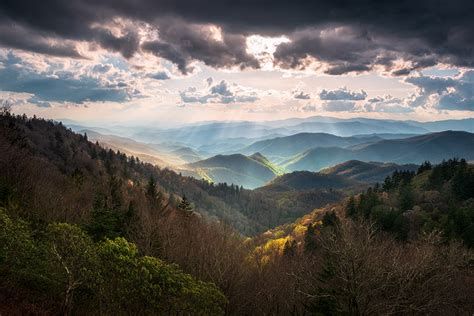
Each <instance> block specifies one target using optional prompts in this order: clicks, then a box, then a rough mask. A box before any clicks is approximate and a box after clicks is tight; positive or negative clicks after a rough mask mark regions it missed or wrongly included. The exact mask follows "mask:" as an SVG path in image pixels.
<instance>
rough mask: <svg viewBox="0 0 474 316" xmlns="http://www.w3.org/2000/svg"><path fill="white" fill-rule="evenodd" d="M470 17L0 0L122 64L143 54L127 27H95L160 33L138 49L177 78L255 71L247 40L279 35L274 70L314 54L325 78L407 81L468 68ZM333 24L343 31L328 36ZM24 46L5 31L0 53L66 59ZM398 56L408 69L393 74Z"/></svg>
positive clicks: (386, 5) (350, 8)
mask: <svg viewBox="0 0 474 316" xmlns="http://www.w3.org/2000/svg"><path fill="white" fill-rule="evenodd" d="M472 12H474V1H470V0H451V1H445V0H442V1H431V0H420V1H404V0H402V1H379V0H364V1H349V0H339V1H334V0H332V1H328V0H325V1H321V0H319V1H318V0H312V1H310V0H305V1H302V0H300V1H298V0H295V1H282V0H276V1H272V2H269V1H264V0H260V1H259V0H252V1H250V0H245V1H235V0H232V1H231V0H209V1H205V2H203V1H198V0H173V1H168V0H118V1H117V0H114V1H112V0H104V1H91V0H70V1H60V0H44V1H37V0H23V1H18V0H3V1H2V2H1V4H0V20H3V21H8V20H10V21H14V22H12V23H14V24H15V25H18V26H19V27H22V28H25V29H27V30H29V31H31V30H35V31H37V32H41V33H44V34H46V35H47V36H50V37H54V38H62V39H68V40H82V41H89V42H94V43H97V44H99V45H101V46H102V47H104V48H106V49H109V50H112V51H116V52H120V53H121V54H123V55H124V56H125V57H127V58H128V57H130V56H132V55H133V54H134V52H136V50H138V49H140V47H139V45H138V42H137V39H136V35H135V33H134V32H133V30H129V32H125V35H123V36H114V35H112V33H103V32H104V31H103V30H102V31H101V30H100V28H95V27H93V26H94V25H101V24H104V23H107V22H109V21H110V20H111V19H112V18H115V17H122V18H127V19H130V20H132V21H144V22H147V23H150V24H151V25H154V26H158V27H161V29H162V30H161V31H162V32H163V34H162V35H163V37H162V38H160V42H158V43H155V42H148V43H145V44H144V48H145V49H146V50H149V51H151V52H153V53H154V54H156V55H159V56H162V57H163V58H166V59H169V60H171V61H173V62H175V63H176V64H177V65H178V66H179V68H180V69H181V71H183V72H187V71H189V69H188V65H189V63H190V61H191V60H201V61H203V62H204V63H206V64H207V65H210V66H213V67H228V66H229V65H232V66H240V67H257V66H258V63H256V61H255V60H253V59H252V58H251V57H250V56H248V54H246V52H245V49H244V47H245V45H243V43H244V40H243V38H244V36H246V35H250V34H261V35H282V34H284V35H287V36H288V37H289V38H290V39H291V40H292V42H291V43H286V44H282V45H281V46H280V47H279V48H278V50H277V52H276V57H277V58H276V63H277V64H280V65H281V66H284V67H291V68H304V66H305V65H306V64H305V62H304V60H305V59H306V58H307V57H313V58H316V59H318V60H321V61H323V62H326V63H328V65H329V66H328V68H327V69H326V72H327V73H329V74H335V75H337V74H343V73H347V72H362V71H366V70H371V69H373V68H374V67H376V66H377V67H385V68H386V70H387V71H390V72H391V71H393V72H394V75H405V74H407V73H409V72H410V71H412V70H414V69H419V68H423V67H427V66H429V65H433V64H436V63H438V62H444V63H448V64H452V65H456V66H466V67H473V66H474V56H473V55H474V53H473V52H474V18H473V13H472ZM167 19H171V20H174V21H183V22H182V23H181V26H180V25H179V24H180V23H178V24H176V23H173V24H172V25H169V29H166V25H163V24H161V23H160V22H159V21H161V20H167ZM187 23H201V24H206V23H212V24H216V25H219V26H221V27H222V29H223V41H222V42H221V41H215V40H214V39H212V38H209V37H206V36H202V35H203V34H202V33H200V32H199V31H198V30H194V29H193V28H191V29H186V28H187V27H189V25H188V24H187ZM336 27H343V28H345V30H346V32H348V33H349V34H346V35H343V36H342V37H341V36H339V35H337V36H335V37H332V36H331V34H325V32H324V31H325V30H332V29H334V28H336ZM101 32H102V33H101ZM351 32H352V33H351ZM160 36H161V34H160ZM28 40H29V41H30V43H33V42H34V40H33V39H32V38H25V39H24V41H19V40H17V41H14V39H12V34H11V33H8V32H3V33H1V35H0V43H2V45H4V46H9V47H17V48H21V49H26V50H32V51H38V52H41V53H50V54H59V55H68V53H70V52H69V51H67V53H65V52H61V49H59V50H58V48H57V47H56V48H55V49H54V47H48V45H47V44H46V47H42V46H41V45H32V44H31V45H30V46H28V45H26V43H27V42H28ZM48 51H49V52H48ZM397 58H403V59H406V60H409V61H410V62H411V64H410V65H408V66H407V67H404V68H403V69H399V68H396V67H394V62H395V61H396V60H397Z"/></svg>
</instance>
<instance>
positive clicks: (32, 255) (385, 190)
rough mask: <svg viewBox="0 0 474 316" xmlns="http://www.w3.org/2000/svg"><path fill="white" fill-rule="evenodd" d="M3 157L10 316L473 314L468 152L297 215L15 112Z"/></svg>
mask: <svg viewBox="0 0 474 316" xmlns="http://www.w3.org/2000/svg"><path fill="white" fill-rule="evenodd" d="M0 152H1V153H2V155H1V156H0V313H2V314H14V313H17V314H27V313H31V314H59V313H60V314H77V315H94V314H105V315H109V314H149V315H152V314H153V315H156V314H162V315H219V314H227V315H311V314H314V315H379V314H397V315H406V314H420V315H421V314H436V315H438V314H439V315H446V314H472V313H473V312H474V306H473V303H472V302H474V269H473V262H474V256H473V251H472V246H473V240H472V238H473V234H474V232H473V227H474V226H473V223H474V220H473V219H474V215H473V214H474V208H473V206H474V203H473V192H474V190H473V182H474V175H473V168H472V166H470V165H468V164H467V163H466V162H465V161H464V160H449V161H446V162H443V163H442V164H440V165H437V166H432V165H431V164H429V163H425V164H423V165H422V166H421V167H420V169H419V171H418V172H417V173H416V174H415V173H410V172H396V173H394V174H393V175H392V176H391V177H389V178H387V179H386V181H385V182H384V183H383V184H382V185H378V186H375V187H373V188H370V189H368V190H367V191H366V192H364V193H362V194H357V195H355V196H354V197H352V198H348V199H347V200H345V201H343V202H338V203H334V204H332V205H330V206H324V205H325V204H326V203H327V202H335V201H327V202H325V203H324V204H321V208H318V209H317V210H315V211H313V212H311V213H310V214H308V215H306V216H304V217H302V218H300V219H298V220H296V221H294V222H293V220H294V219H295V218H296V217H299V216H302V215H303V214H304V213H303V208H300V209H299V210H298V211H297V212H294V213H293V214H291V213H292V209H293V208H294V206H295V205H296V204H295V203H297V202H298V201H297V199H299V198H301V195H292V196H287V199H288V201H286V202H285V203H281V202H282V201H281V200H280V203H277V202H278V200H276V199H275V195H268V193H265V192H254V191H249V190H244V189H242V188H240V187H237V186H233V185H223V184H221V185H211V184H208V183H206V182H204V181H200V180H195V179H192V178H189V177H182V176H180V175H178V174H176V173H174V172H173V171H170V170H168V169H159V168H157V167H154V166H152V165H150V164H145V163H142V162H141V161H139V160H138V159H136V158H134V157H127V156H126V155H124V154H122V153H119V152H114V151H112V150H107V149H105V148H102V147H100V144H93V143H91V142H89V141H88V140H87V136H86V135H78V134H75V133H73V132H71V131H70V130H68V129H66V128H65V127H64V126H62V125H61V124H60V123H55V122H52V121H46V120H42V119H37V118H27V117H25V116H14V115H12V114H10V113H9V112H8V111H7V110H4V111H3V112H2V114H1V117H0ZM313 193H315V192H313ZM273 194H275V193H274V192H273ZM306 194H307V198H308V199H311V196H312V195H311V194H312V193H311V192H306ZM283 196H284V194H283ZM343 197H344V196H343V195H341V196H339V198H343ZM323 206H324V207H323ZM289 214H291V215H289ZM346 215H347V216H346ZM285 222H286V223H287V224H285V225H283V226H279V227H275V226H276V225H279V224H284V223H285ZM268 228H272V229H270V230H267V229H268ZM265 230H266V231H265ZM263 231H265V232H264V233H262V234H260V232H263ZM246 236H251V237H246Z"/></svg>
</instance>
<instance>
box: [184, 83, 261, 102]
mask: <svg viewBox="0 0 474 316" xmlns="http://www.w3.org/2000/svg"><path fill="white" fill-rule="evenodd" d="M206 82H207V83H208V86H207V87H206V88H205V89H204V90H198V89H196V88H195V87H189V88H187V89H185V90H183V91H180V93H179V95H180V97H181V100H182V101H183V102H184V103H201V104H205V103H223V104H229V103H247V102H250V103H252V102H255V101H257V100H258V99H259V97H258V95H257V93H256V92H255V91H249V90H248V89H246V88H244V87H241V86H238V85H236V84H229V83H228V82H227V81H225V80H221V81H220V82H219V83H216V84H214V85H213V84H212V83H213V82H214V80H212V78H211V80H209V78H208V79H207V80H206Z"/></svg>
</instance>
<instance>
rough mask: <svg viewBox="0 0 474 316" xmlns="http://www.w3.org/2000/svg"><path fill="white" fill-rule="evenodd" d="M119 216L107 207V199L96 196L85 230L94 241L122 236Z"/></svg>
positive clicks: (115, 211) (100, 195)
mask: <svg viewBox="0 0 474 316" xmlns="http://www.w3.org/2000/svg"><path fill="white" fill-rule="evenodd" d="M120 215H121V214H120V213H119V211H118V210H114V209H113V208H111V207H110V206H109V203H108V201H107V198H106V197H105V196H104V195H102V194H97V196H96V198H95V201H94V206H93V209H92V212H91V219H90V221H89V223H88V224H87V225H86V229H87V231H88V232H89V234H90V235H91V236H92V237H93V238H94V240H101V239H104V238H115V237H118V236H122V235H123V231H122V224H123V223H122V221H121V216H120Z"/></svg>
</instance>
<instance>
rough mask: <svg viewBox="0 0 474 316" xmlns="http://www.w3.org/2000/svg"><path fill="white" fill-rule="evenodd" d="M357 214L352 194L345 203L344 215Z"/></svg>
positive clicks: (352, 215) (351, 215)
mask: <svg viewBox="0 0 474 316" xmlns="http://www.w3.org/2000/svg"><path fill="white" fill-rule="evenodd" d="M356 214H357V207H356V202H355V198H354V196H351V197H350V198H349V200H348V201H347V204H346V216H348V217H354V216H355V215H356Z"/></svg>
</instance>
